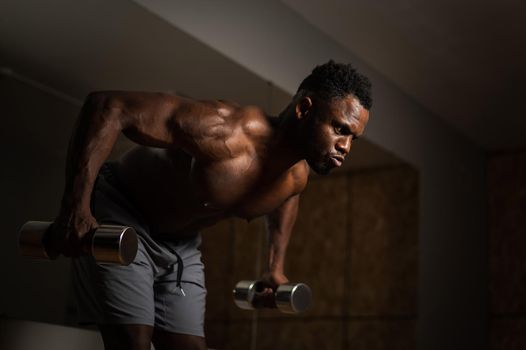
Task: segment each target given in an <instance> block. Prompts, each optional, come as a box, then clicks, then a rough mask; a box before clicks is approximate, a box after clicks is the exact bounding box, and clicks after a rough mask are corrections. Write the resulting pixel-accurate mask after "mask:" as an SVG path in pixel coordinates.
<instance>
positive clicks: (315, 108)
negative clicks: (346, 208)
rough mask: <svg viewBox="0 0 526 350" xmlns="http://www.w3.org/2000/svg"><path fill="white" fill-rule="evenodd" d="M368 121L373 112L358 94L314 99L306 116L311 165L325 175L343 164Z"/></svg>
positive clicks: (307, 157)
mask: <svg viewBox="0 0 526 350" xmlns="http://www.w3.org/2000/svg"><path fill="white" fill-rule="evenodd" d="M368 120H369V111H368V110H366V109H365V108H363V106H362V105H361V103H360V101H359V100H358V99H357V98H355V97H354V96H351V95H349V96H347V97H345V98H341V99H334V100H332V101H323V100H319V99H315V100H313V105H312V107H311V109H310V115H308V117H307V118H306V119H305V122H306V129H307V130H306V133H305V136H306V138H305V139H304V142H305V143H304V144H305V151H306V154H305V159H306V160H307V162H308V163H309V166H310V167H311V168H312V169H313V170H314V171H315V172H316V173H318V174H321V175H325V174H327V173H329V171H330V170H332V169H333V168H336V167H339V166H341V165H342V163H343V161H344V159H345V157H346V156H347V155H348V154H349V152H350V150H351V146H352V142H353V140H355V139H356V138H357V137H360V136H361V135H362V134H363V132H364V129H365V126H366V125H367V122H368Z"/></svg>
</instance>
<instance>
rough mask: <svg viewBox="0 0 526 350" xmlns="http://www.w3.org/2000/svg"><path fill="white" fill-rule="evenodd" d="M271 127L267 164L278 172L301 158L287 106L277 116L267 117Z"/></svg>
mask: <svg viewBox="0 0 526 350" xmlns="http://www.w3.org/2000/svg"><path fill="white" fill-rule="evenodd" d="M267 119H268V121H269V124H270V126H271V128H272V133H271V136H270V140H269V144H268V148H267V160H268V162H267V164H268V166H269V167H271V168H272V169H275V170H277V171H278V172H285V171H287V170H288V169H290V168H291V167H292V166H294V164H296V163H298V162H299V161H301V160H302V159H303V157H302V155H301V152H300V149H299V147H298V145H299V143H298V140H297V137H298V136H297V132H296V131H297V125H295V122H296V121H295V120H294V117H293V116H292V115H291V108H290V106H287V108H285V110H284V111H283V112H281V113H280V114H279V116H278V117H268V118H267Z"/></svg>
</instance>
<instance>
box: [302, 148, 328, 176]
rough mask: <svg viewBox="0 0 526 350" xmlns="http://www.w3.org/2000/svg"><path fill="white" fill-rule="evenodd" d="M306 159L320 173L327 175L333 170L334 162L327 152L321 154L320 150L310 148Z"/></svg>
mask: <svg viewBox="0 0 526 350" xmlns="http://www.w3.org/2000/svg"><path fill="white" fill-rule="evenodd" d="M305 160H306V161H307V163H308V164H309V166H310V167H311V169H312V170H314V172H315V173H316V174H318V175H327V174H329V172H330V171H331V170H332V168H333V167H332V162H331V160H330V157H329V156H328V155H327V154H324V155H320V154H319V150H317V149H314V148H313V149H309V150H308V152H307V156H306V157H305Z"/></svg>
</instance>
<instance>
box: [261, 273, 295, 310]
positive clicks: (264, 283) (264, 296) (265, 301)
mask: <svg viewBox="0 0 526 350" xmlns="http://www.w3.org/2000/svg"><path fill="white" fill-rule="evenodd" d="M288 281H289V279H288V278H287V277H286V276H285V275H284V274H283V273H282V272H265V273H264V274H263V276H262V277H261V278H260V279H259V280H258V282H257V285H256V295H255V296H254V300H253V301H252V304H253V305H254V307H256V308H259V307H264V308H275V307H276V303H275V300H274V293H275V292H276V289H277V288H278V286H279V285H281V284H283V283H287V282H288Z"/></svg>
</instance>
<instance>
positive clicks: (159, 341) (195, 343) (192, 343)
mask: <svg viewBox="0 0 526 350" xmlns="http://www.w3.org/2000/svg"><path fill="white" fill-rule="evenodd" d="M152 342H153V345H155V349H156V350H168V349H185V350H206V349H207V347H206V341H205V338H203V337H198V336H195V335H188V334H179V333H172V332H167V331H162V330H157V329H156V330H154V332H153V338H152Z"/></svg>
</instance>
